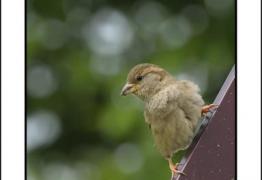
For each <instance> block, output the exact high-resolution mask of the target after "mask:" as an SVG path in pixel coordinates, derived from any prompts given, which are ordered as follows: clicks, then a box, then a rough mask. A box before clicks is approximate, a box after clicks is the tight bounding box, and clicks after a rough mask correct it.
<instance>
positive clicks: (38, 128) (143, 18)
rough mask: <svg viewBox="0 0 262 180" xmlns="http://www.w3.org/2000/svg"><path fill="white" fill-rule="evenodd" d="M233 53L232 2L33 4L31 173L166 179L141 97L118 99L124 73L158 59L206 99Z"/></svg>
mask: <svg viewBox="0 0 262 180" xmlns="http://www.w3.org/2000/svg"><path fill="white" fill-rule="evenodd" d="M234 58H235V10H234V1H233V0H204V1H203V0H191V1H167V0H159V1H121V0H96V1H94V0H56V1H51V0H27V152H28V156H27V165H28V179H29V180H58V179H63V180H76V179H77V180H88V179H91V180H100V179H103V180H104V179H109V180H111V179H112V180H122V179H127V180H128V179H130V180H131V179H132V180H133V179H151V180H159V179H168V178H169V176H170V172H169V170H168V166H167V162H166V161H165V160H164V159H163V158H162V157H161V156H160V154H159V153H158V152H157V150H156V148H155V147H154V142H153V140H152V137H151V135H150V130H149V129H148V127H147V126H146V124H145V123H144V119H143V104H142V102H140V101H139V100H138V99H136V98H134V97H125V98H123V97H120V96H119V93H120V90H121V87H122V85H123V84H124V83H125V79H126V75H127V72H128V70H129V69H130V68H131V67H132V66H134V65H135V64H137V63H142V62H149V63H155V64H158V65H160V66H162V67H164V68H166V69H167V70H169V71H170V72H171V73H172V74H174V75H175V76H177V78H181V79H184V78H185V79H190V80H193V81H195V82H196V83H197V84H199V86H200V88H201V90H202V94H203V97H204V99H205V101H206V102H207V103H210V102H212V101H213V99H214V98H215V97H216V94H217V93H218V91H219V89H220V87H221V85H222V83H223V82H224V80H225V78H226V76H227V74H228V72H229V71H230V69H231V68H232V66H233V64H234ZM181 156H182V154H181V153H180V155H176V156H175V157H174V161H178V160H179V158H180V157H181Z"/></svg>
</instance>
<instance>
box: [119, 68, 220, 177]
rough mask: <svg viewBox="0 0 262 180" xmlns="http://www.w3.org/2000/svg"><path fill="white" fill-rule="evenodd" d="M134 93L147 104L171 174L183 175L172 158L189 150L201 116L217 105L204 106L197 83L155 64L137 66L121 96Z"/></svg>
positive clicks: (147, 115)
mask: <svg viewBox="0 0 262 180" xmlns="http://www.w3.org/2000/svg"><path fill="white" fill-rule="evenodd" d="M128 94H134V95H135V96H137V97H138V98H139V99H141V100H142V101H143V102H144V117H145V121H146V123H148V124H149V126H150V127H151V131H152V134H153V137H154V141H155V144H156V147H157V149H158V150H159V152H160V153H161V155H162V156H164V158H165V159H166V160H168V163H169V167H170V169H171V171H172V175H174V174H175V173H180V174H184V173H183V172H181V171H178V170H177V164H173V162H172V156H173V154H174V153H176V152H177V151H179V150H182V149H186V148H187V147H188V146H189V145H190V144H191V141H192V140H193V138H194V135H195V134H196V132H195V131H196V128H197V126H198V124H199V123H200V121H201V115H202V114H203V113H206V112H208V111H209V109H210V108H212V107H214V106H215V105H213V104H211V105H207V106H203V105H204V101H203V99H202V97H201V95H200V94H199V88H198V86H197V85H196V84H194V83H193V82H190V81H186V80H176V79H175V78H174V77H173V76H172V75H171V74H169V73H168V72H167V71H165V70H164V69H162V68H160V67H159V66H157V65H153V64H138V65H136V66H135V67H133V68H132V69H131V70H130V72H129V74H128V77H127V83H126V84H125V86H124V87H123V89H122V92H121V95H123V96H126V95H128Z"/></svg>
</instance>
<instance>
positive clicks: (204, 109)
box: [201, 104, 218, 115]
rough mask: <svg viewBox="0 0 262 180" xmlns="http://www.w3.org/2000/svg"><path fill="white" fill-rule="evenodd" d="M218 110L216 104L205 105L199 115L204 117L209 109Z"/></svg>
mask: <svg viewBox="0 0 262 180" xmlns="http://www.w3.org/2000/svg"><path fill="white" fill-rule="evenodd" d="M217 108H218V105H217V104H209V105H206V106H203V107H202V109H201V114H202V115H205V114H206V113H208V112H209V111H210V110H211V109H213V110H215V109H217Z"/></svg>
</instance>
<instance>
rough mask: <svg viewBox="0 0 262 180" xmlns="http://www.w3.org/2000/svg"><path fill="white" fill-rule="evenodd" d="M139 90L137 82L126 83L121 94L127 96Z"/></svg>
mask: <svg viewBox="0 0 262 180" xmlns="http://www.w3.org/2000/svg"><path fill="white" fill-rule="evenodd" d="M135 91H137V86H136V85H135V84H130V83H126V84H125V85H124V87H123V89H122V91H121V94H120V95H121V96H126V95H128V94H131V93H133V92H135Z"/></svg>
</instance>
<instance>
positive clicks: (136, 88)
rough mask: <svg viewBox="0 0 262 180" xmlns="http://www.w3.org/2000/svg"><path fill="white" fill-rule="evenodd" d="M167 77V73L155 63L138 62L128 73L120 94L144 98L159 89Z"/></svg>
mask: <svg viewBox="0 0 262 180" xmlns="http://www.w3.org/2000/svg"><path fill="white" fill-rule="evenodd" d="M168 77H170V75H169V73H168V72H166V71H165V70H164V69H162V68H160V67H159V66H157V65H154V64H147V63H146V64H138V65H136V66H135V67H133V68H132V69H131V70H130V72H129V73H128V76H127V82H126V84H125V85H124V87H123V89H122V91H121V95H123V96H126V95H129V94H134V95H135V96H137V97H139V98H140V99H142V100H146V99H148V98H150V97H152V96H153V95H155V94H156V93H157V92H158V91H159V90H161V88H162V87H163V86H164V82H165V80H166V79H167V78H168Z"/></svg>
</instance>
